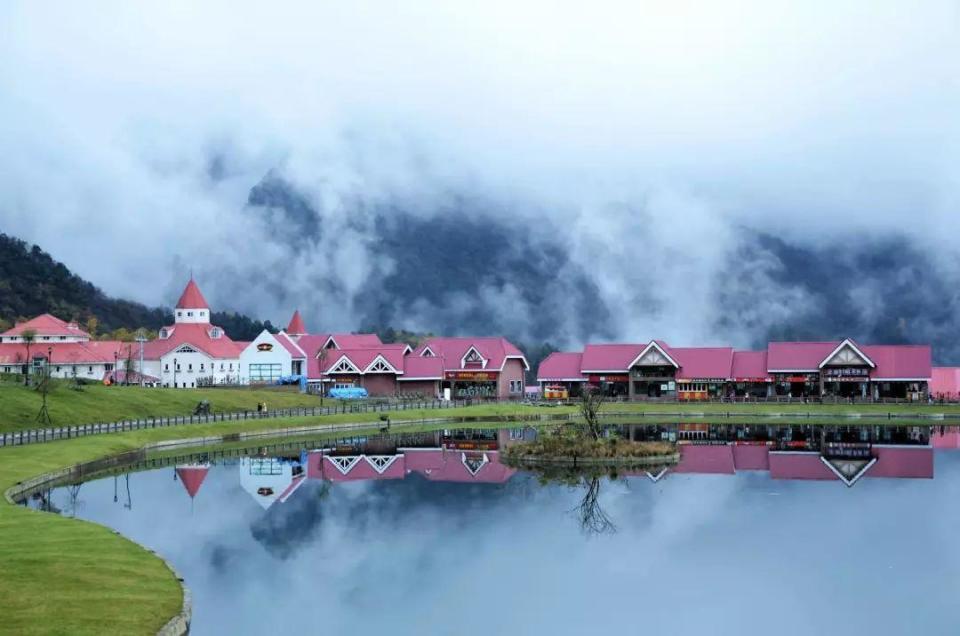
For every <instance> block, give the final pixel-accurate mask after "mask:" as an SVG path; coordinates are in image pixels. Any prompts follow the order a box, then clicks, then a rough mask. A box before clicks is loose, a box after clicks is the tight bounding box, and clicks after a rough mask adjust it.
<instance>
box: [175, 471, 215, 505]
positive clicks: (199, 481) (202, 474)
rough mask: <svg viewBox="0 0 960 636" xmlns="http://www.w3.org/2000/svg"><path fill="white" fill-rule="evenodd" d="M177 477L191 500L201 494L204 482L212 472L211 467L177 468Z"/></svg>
mask: <svg viewBox="0 0 960 636" xmlns="http://www.w3.org/2000/svg"><path fill="white" fill-rule="evenodd" d="M176 471H177V477H179V478H180V483H182V484H183V487H184V489H186V491H187V494H188V495H190V498H191V499H192V498H194V497H196V496H197V493H198V492H200V486H202V485H203V480H204V479H206V478H207V473H208V472H210V467H209V466H177V468H176Z"/></svg>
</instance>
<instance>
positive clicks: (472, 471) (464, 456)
mask: <svg viewBox="0 0 960 636" xmlns="http://www.w3.org/2000/svg"><path fill="white" fill-rule="evenodd" d="M460 461H461V462H463V467H464V468H466V469H467V472H468V473H470V476H471V477H476V476H477V473H479V472H480V471H481V470H482V469H483V467H484V466H486V465H487V463H489V461H490V459H489V458H488V457H487V454H486V453H484V454H483V457H482V458H481V459H480V464H479V465H478V466H477V467H476V469H474V468H471V467H470V462H468V461H467V454H466V453H460Z"/></svg>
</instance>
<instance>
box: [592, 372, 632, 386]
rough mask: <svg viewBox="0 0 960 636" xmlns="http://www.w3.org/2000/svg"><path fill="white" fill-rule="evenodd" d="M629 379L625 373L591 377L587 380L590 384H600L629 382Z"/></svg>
mask: <svg viewBox="0 0 960 636" xmlns="http://www.w3.org/2000/svg"><path fill="white" fill-rule="evenodd" d="M629 381H630V378H629V376H627V374H626V373H619V374H616V375H591V376H589V378H588V382H590V384H600V383H601V382H629Z"/></svg>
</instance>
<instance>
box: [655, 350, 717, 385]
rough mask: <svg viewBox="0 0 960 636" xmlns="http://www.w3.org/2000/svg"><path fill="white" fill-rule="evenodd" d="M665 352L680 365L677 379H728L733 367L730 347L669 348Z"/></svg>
mask: <svg viewBox="0 0 960 636" xmlns="http://www.w3.org/2000/svg"><path fill="white" fill-rule="evenodd" d="M666 351H667V353H668V354H670V357H671V358H673V359H674V360H676V362H677V364H679V365H680V369H679V370H678V371H677V377H678V378H682V379H693V378H723V379H726V378H729V377H730V370H731V368H732V367H733V349H732V348H730V347H670V348H668V349H666Z"/></svg>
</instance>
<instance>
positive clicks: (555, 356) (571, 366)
mask: <svg viewBox="0 0 960 636" xmlns="http://www.w3.org/2000/svg"><path fill="white" fill-rule="evenodd" d="M582 358H583V354H581V353H576V352H563V351H555V352H554V353H551V354H550V355H548V356H547V357H546V358H544V359H543V362H541V363H540V366H539V367H538V368H537V380H538V381H540V382H544V381H550V380H573V379H579V378H581V377H582V375H581V374H580V360H581V359H582Z"/></svg>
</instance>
